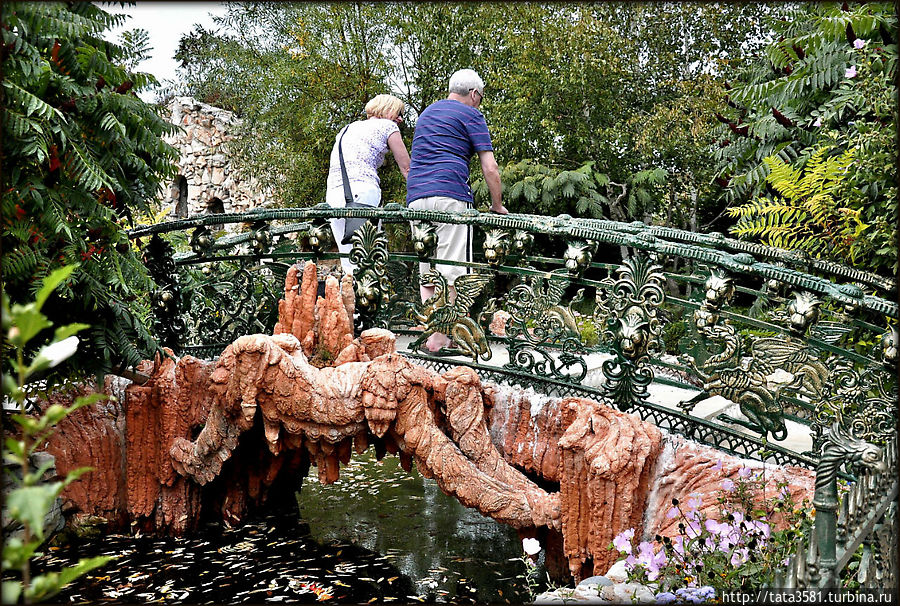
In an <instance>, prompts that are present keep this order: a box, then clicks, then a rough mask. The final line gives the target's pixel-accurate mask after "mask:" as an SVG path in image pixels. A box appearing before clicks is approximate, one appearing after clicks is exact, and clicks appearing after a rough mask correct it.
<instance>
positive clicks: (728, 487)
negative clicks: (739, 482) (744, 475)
mask: <svg viewBox="0 0 900 606" xmlns="http://www.w3.org/2000/svg"><path fill="white" fill-rule="evenodd" d="M722 490H725V491H727V492H731V491H732V490H734V482H732V481H731V479H729V478H725V479H724V480H722Z"/></svg>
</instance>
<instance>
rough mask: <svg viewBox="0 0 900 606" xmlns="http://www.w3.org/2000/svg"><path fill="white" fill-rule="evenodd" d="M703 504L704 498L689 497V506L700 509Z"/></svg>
mask: <svg viewBox="0 0 900 606" xmlns="http://www.w3.org/2000/svg"><path fill="white" fill-rule="evenodd" d="M701 505H703V499H701V498H700V497H691V498H690V499H688V502H687V506H688V508H690V509H700V506H701Z"/></svg>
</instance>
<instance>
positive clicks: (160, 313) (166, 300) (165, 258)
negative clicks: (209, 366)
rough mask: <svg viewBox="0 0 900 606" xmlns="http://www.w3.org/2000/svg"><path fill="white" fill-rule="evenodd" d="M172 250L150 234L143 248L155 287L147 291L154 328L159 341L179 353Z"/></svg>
mask: <svg viewBox="0 0 900 606" xmlns="http://www.w3.org/2000/svg"><path fill="white" fill-rule="evenodd" d="M174 253H175V251H174V249H173V248H172V245H171V244H169V243H168V242H166V241H165V240H163V239H162V238H160V237H159V235H157V234H153V236H152V237H151V238H150V242H149V243H148V244H147V247H146V248H144V251H143V261H144V264H145V265H146V266H147V271H148V273H149V274H150V277H151V278H153V281H154V282H156V288H155V289H154V290H153V292H151V293H150V306H151V309H152V313H153V330H154V332H155V333H156V336H157V338H158V339H159V344H160V345H161V346H163V347H169V348H171V349H172V350H173V351H175V352H178V351H179V350H180V348H181V337H182V334H183V333H184V328H185V324H184V318H183V317H182V313H181V312H182V308H183V305H182V303H181V288H180V287H179V285H178V274H177V273H176V271H175V261H174V259H173V257H174Z"/></svg>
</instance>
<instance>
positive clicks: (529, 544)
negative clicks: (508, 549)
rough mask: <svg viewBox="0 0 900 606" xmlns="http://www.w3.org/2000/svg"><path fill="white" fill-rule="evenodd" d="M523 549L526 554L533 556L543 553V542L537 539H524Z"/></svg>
mask: <svg viewBox="0 0 900 606" xmlns="http://www.w3.org/2000/svg"><path fill="white" fill-rule="evenodd" d="M522 549H524V550H525V553H526V554H528V555H530V556H532V555H534V554H536V553H540V551H541V542H540V541H538V540H537V539H522Z"/></svg>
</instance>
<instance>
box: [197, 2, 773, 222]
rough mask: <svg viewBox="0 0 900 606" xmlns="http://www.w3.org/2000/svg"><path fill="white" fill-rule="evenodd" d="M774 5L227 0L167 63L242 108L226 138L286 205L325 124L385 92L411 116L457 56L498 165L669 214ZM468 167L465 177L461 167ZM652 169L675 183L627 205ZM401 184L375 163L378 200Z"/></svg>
mask: <svg viewBox="0 0 900 606" xmlns="http://www.w3.org/2000/svg"><path fill="white" fill-rule="evenodd" d="M778 10H780V9H778V8H777V7H774V8H773V7H769V6H767V5H754V4H749V5H735V4H731V3H724V4H706V3H690V4H687V3H667V4H661V3H649V4H642V3H627V2H613V3H595V4H571V5H567V4H549V5H539V4H531V3H528V4H526V3H517V4H505V3H482V4H478V3H415V4H403V3H401V4H375V5H369V4H360V3H338V4H331V5H323V4H300V5H295V4H289V3H279V4H265V3H263V4H258V3H255V4H241V5H236V6H235V7H233V8H232V9H231V10H230V11H229V13H228V16H227V17H226V18H224V19H221V20H219V21H218V23H217V25H218V27H219V29H218V30H217V31H215V32H210V31H206V30H199V29H198V30H196V31H195V32H194V33H193V34H192V35H191V36H189V37H187V38H185V39H183V40H182V48H181V51H180V54H179V58H180V59H181V60H182V62H183V65H184V70H185V71H184V73H185V75H186V76H187V83H188V91H189V92H191V93H192V94H194V95H196V96H199V97H200V98H202V99H204V100H206V101H209V102H212V103H217V104H219V105H222V106H225V107H229V108H232V109H235V110H236V111H238V112H240V113H241V115H242V117H245V119H246V122H245V124H246V128H247V131H246V132H247V133H248V134H249V133H254V134H253V136H252V137H249V136H248V137H247V138H245V139H244V140H243V141H241V142H240V143H238V147H241V148H242V149H246V150H247V153H244V154H242V158H243V159H244V164H245V165H246V166H247V168H248V170H251V171H254V174H255V175H256V176H258V177H260V178H262V179H268V180H269V182H270V183H272V184H276V185H279V187H281V191H282V192H284V193H285V194H288V195H283V196H282V199H283V201H284V202H286V203H290V204H297V203H299V204H307V203H316V202H319V201H321V199H322V197H323V191H322V190H323V189H324V181H325V171H326V170H327V164H328V162H327V158H328V153H329V151H330V148H331V146H332V144H333V141H334V134H335V133H336V132H337V130H338V128H340V126H342V125H343V124H344V123H346V122H347V121H348V120H350V119H352V118H353V117H355V116H357V115H358V112H359V108H360V107H362V104H364V103H365V101H366V100H367V98H368V97H370V96H371V95H373V94H375V93H379V92H386V91H392V92H394V94H397V95H398V96H400V97H401V98H402V99H404V101H406V102H407V104H408V106H409V108H410V110H411V111H410V114H411V116H410V117H411V120H410V121H409V122H410V124H409V126H413V123H414V120H415V117H416V116H417V115H418V113H421V111H423V110H424V108H425V107H427V106H428V105H429V104H430V103H432V102H434V101H436V100H438V99H441V98H444V97H446V94H447V91H446V87H447V79H448V78H449V76H450V74H451V73H452V72H453V71H455V70H457V69H460V68H463V67H471V68H473V69H475V70H476V71H478V72H479V73H480V74H481V75H482V77H483V78H484V79H485V81H486V83H487V90H486V97H485V101H484V103H483V104H482V110H483V111H484V113H485V116H486V118H487V121H488V124H489V127H490V129H491V133H492V136H493V139H494V145H495V151H496V155H497V157H498V159H499V161H500V163H501V165H505V164H507V163H512V164H513V165H518V164H519V163H520V162H522V161H524V160H529V161H531V162H533V163H534V164H536V165H541V166H544V167H546V168H547V169H548V170H550V171H551V172H554V173H559V172H562V173H568V172H572V171H577V170H579V169H580V168H581V167H583V166H585V165H586V164H587V163H591V166H592V167H593V169H592V170H596V171H598V172H599V173H601V174H603V175H606V176H607V177H608V178H609V180H610V184H615V185H611V187H612V189H609V188H608V187H607V186H606V185H600V184H598V186H599V188H600V189H601V190H609V191H605V193H602V195H605V196H606V197H607V198H608V199H609V200H611V201H614V202H615V201H616V200H618V199H619V197H620V196H621V192H620V191H619V185H618V184H622V185H624V186H625V187H626V189H627V190H628V191H627V192H626V195H625V198H627V199H628V200H629V204H628V205H625V206H624V207H623V208H624V209H625V211H626V213H625V214H626V216H627V217H628V218H629V219H631V218H639V219H644V218H645V217H646V216H647V215H650V214H654V213H655V214H656V215H658V216H659V217H661V218H662V220H666V219H671V220H676V219H677V220H682V218H681V215H680V214H677V215H672V213H670V212H668V209H670V208H671V206H672V205H671V204H670V203H669V199H673V200H679V201H681V200H689V201H695V200H696V198H697V197H698V195H699V196H706V194H707V188H705V187H704V184H705V183H708V182H709V181H711V176H710V174H709V163H708V161H706V156H701V154H700V153H698V151H697V150H700V149H703V146H704V145H706V144H708V143H709V136H708V131H709V130H710V129H711V127H712V124H713V122H712V121H713V118H712V117H711V112H709V111H708V109H709V108H710V107H711V105H712V104H713V103H714V102H715V100H716V99H718V98H721V97H723V96H724V87H723V85H722V83H721V79H722V76H721V75H720V74H721V73H723V69H724V68H725V67H727V66H728V65H730V64H732V63H733V62H738V61H741V60H742V59H744V58H745V57H746V56H748V54H749V53H751V52H753V51H754V50H756V49H757V48H758V47H759V46H761V45H762V44H763V42H764V35H763V33H762V32H763V29H764V26H763V20H762V16H763V15H765V14H767V13H770V12H777V11H778ZM448 39H452V40H454V41H455V42H454V43H453V44H448V43H447V40H448ZM672 112H675V113H674V114H673V113H672ZM673 125H674V127H673ZM406 134H407V137H406V139H407V144H409V143H410V137H409V135H410V134H411V131H408V132H407V133H406ZM251 138H253V139H255V140H254V141H251V140H250V139H251ZM243 146H246V147H245V148H244V147H243ZM472 168H473V178H476V179H477V177H478V165H477V162H475V163H473V167H472ZM514 172H516V171H515V170H512V171H511V174H512V173H514ZM660 175H670V176H673V177H676V178H673V179H671V180H670V182H669V186H668V187H667V188H666V189H661V190H659V192H658V193H657V192H654V195H653V196H652V199H650V200H648V201H647V202H646V203H640V201H641V200H643V199H645V196H644V195H643V193H646V191H647V187H652V188H658V184H656V183H653V184H651V183H650V182H649V181H648V176H652V177H654V178H655V177H658V176H660ZM506 185H507V187H511V186H512V185H514V183H506ZM523 187H524V186H523ZM673 187H674V188H675V189H677V190H678V191H673ZM632 188H635V191H634V192H632V191H631V189H632ZM403 190H404V188H403V183H402V181H400V180H399V175H397V174H396V171H391V172H390V173H389V177H388V179H387V195H386V196H385V199H386V200H402V199H403ZM529 191H530V190H529ZM598 192H599V190H598ZM642 192H643V193H642ZM598 195H600V193H598ZM579 198H580V196H578V197H574V198H571V199H570V198H568V197H565V196H564V199H563V200H562V202H563V203H564V204H562V208H564V210H565V211H566V212H569V213H571V214H578V213H580V212H583V211H584V210H590V208H588V207H584V206H583V207H582V208H581V209H579V208H578V207H577V200H578V199H579ZM597 200H599V198H598V199H597ZM605 207H606V206H605V205H604V204H603V203H602V202H601V205H600V206H595V207H591V208H593V209H594V210H597V209H602V208H605ZM605 212H611V211H605ZM682 214H683V213H682ZM607 216H609V215H607ZM685 216H686V215H685ZM683 220H685V221H686V220H687V219H683Z"/></svg>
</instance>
